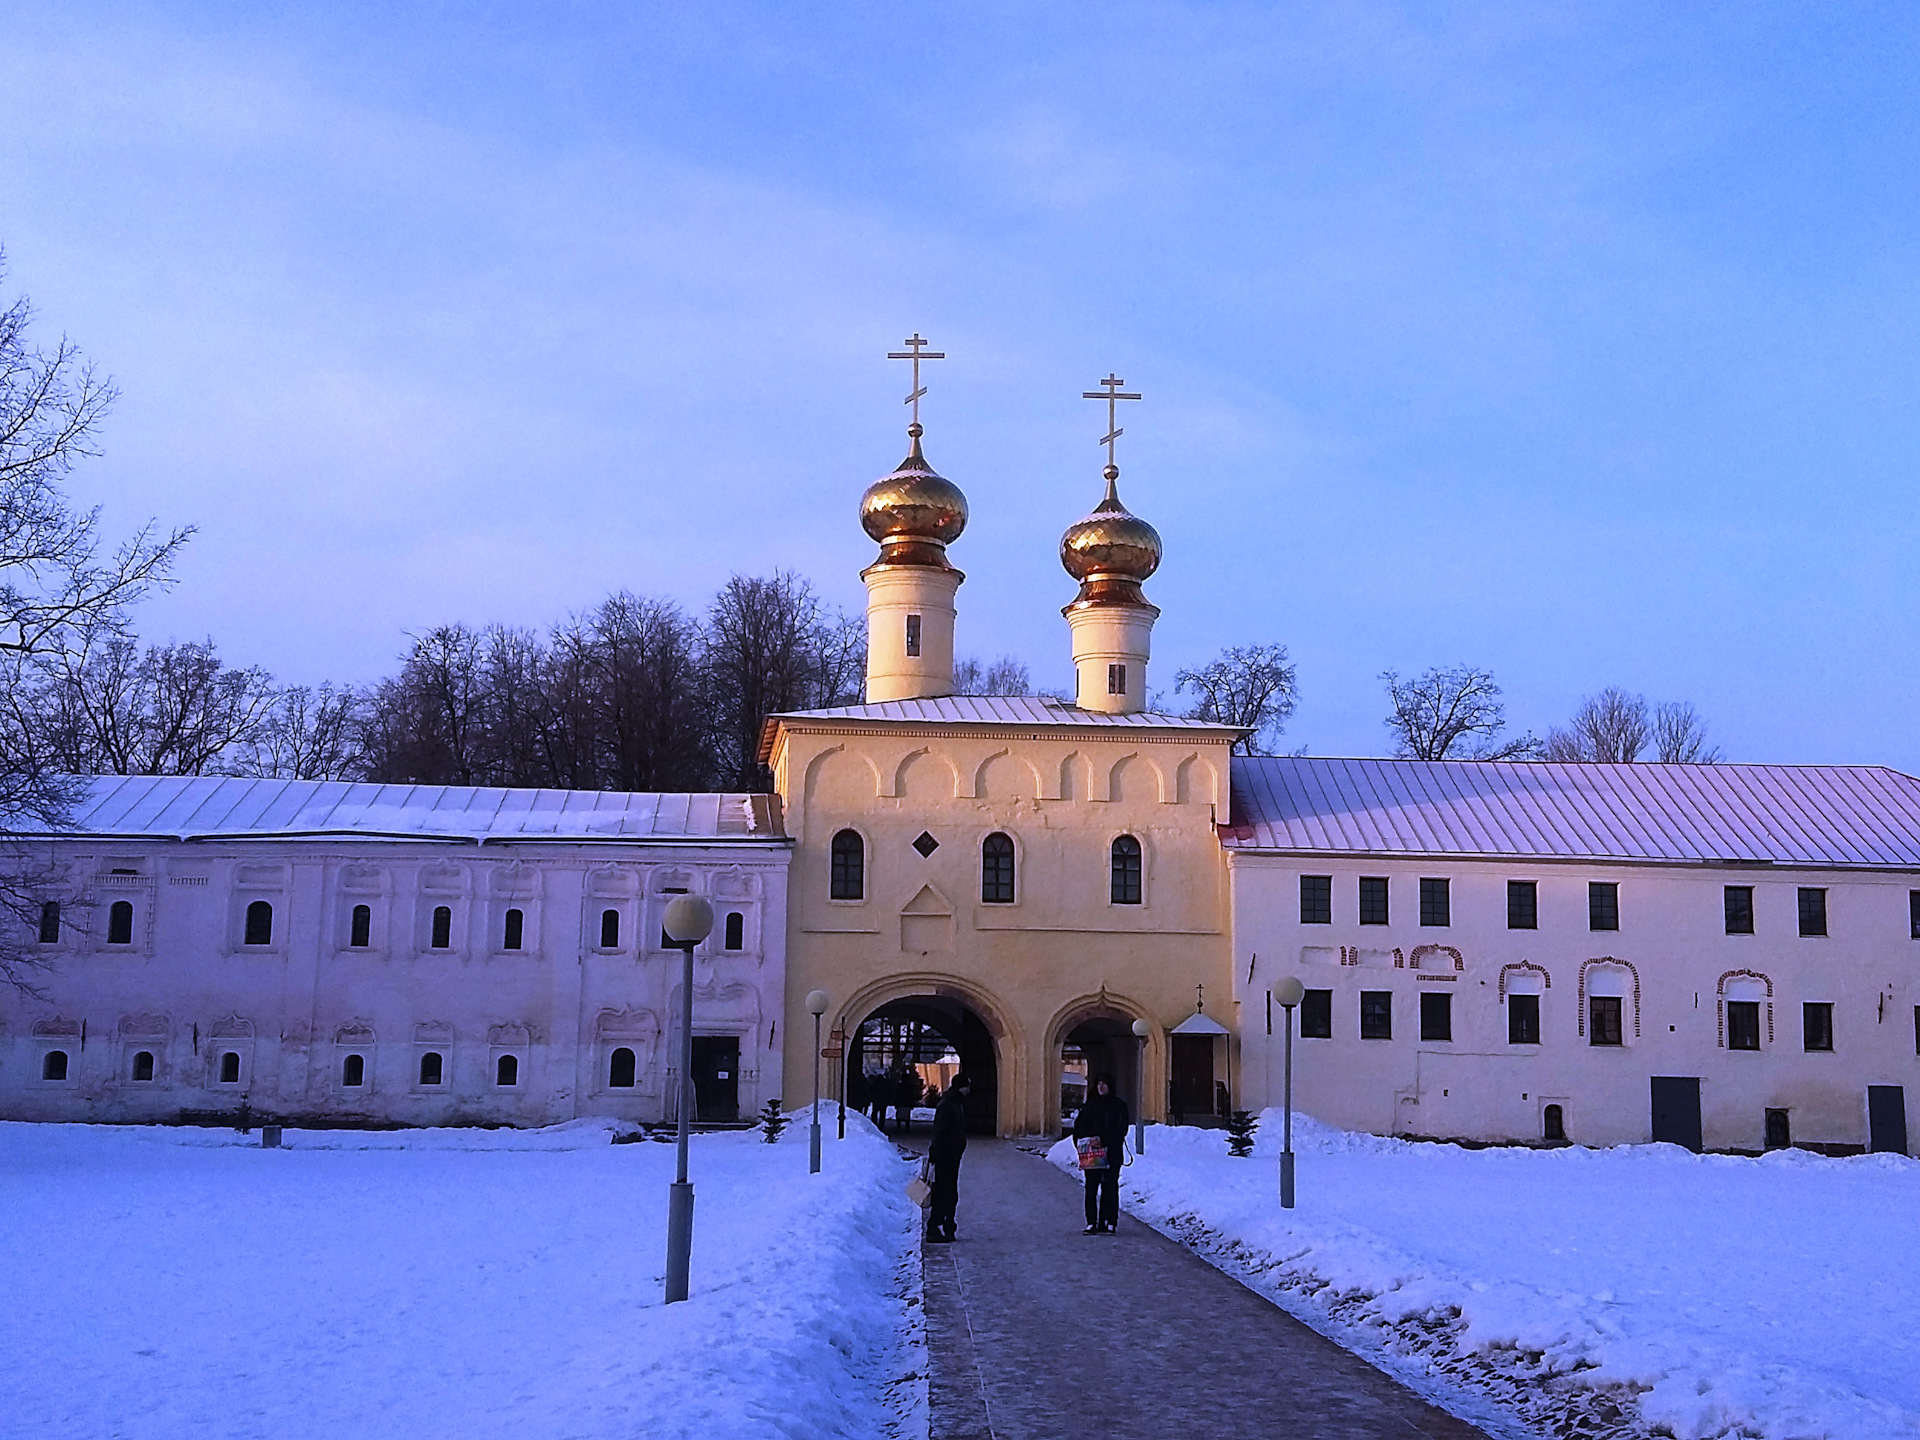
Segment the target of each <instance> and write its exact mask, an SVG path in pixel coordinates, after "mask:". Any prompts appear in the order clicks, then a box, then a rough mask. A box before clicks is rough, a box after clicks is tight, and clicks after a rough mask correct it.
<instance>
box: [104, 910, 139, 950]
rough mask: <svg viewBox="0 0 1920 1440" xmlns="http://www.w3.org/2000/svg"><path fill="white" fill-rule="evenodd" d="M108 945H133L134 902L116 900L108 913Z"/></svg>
mask: <svg viewBox="0 0 1920 1440" xmlns="http://www.w3.org/2000/svg"><path fill="white" fill-rule="evenodd" d="M107 944H109V945H131V944H133V902H132V901H131V900H116V901H114V902H113V905H112V906H111V907H110V908H109V909H108V911H107Z"/></svg>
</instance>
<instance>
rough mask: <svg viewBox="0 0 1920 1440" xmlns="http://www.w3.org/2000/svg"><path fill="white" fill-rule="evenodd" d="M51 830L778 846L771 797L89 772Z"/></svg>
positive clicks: (192, 836)
mask: <svg viewBox="0 0 1920 1440" xmlns="http://www.w3.org/2000/svg"><path fill="white" fill-rule="evenodd" d="M86 786H87V789H86V793H85V795H84V796H83V797H82V799H81V800H80V802H79V803H78V804H76V805H75V806H74V807H73V829H72V830H71V831H66V832H62V833H66V834H80V833H84V834H92V835H113V836H128V837H132V836H142V837H150V838H156V839H157V838H166V839H174V840H227V839H233V840H262V839H270V838H276V839H324V838H330V837H353V836H362V837H367V838H377V839H402V840H466V841H473V842H475V843H478V844H489V843H493V844H499V843H503V842H506V841H533V840H568V841H580V840H589V841H605V840H625V841H638V840H648V841H680V842H688V841H738V840H759V841H767V840H783V839H785V838H786V837H785V835H784V834H783V833H782V831H781V827H780V811H779V801H778V799H777V797H775V796H772V795H746V794H705V795H700V794H695V795H675V794H651V793H629V792H624V791H607V790H507V789H490V788H486V787H481V786H473V785H373V784H352V783H348V782H346V781H339V780H246V779H233V778H229V777H225V776H194V775H158V776H156V775H95V776H89V777H87V778H86Z"/></svg>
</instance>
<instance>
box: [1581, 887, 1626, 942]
mask: <svg viewBox="0 0 1920 1440" xmlns="http://www.w3.org/2000/svg"><path fill="white" fill-rule="evenodd" d="M1587 928H1588V929H1589V930H1618V929H1619V928H1620V887H1619V886H1618V885H1617V884H1615V883H1614V882H1613V881H1611V880H1590V881H1588V882H1587Z"/></svg>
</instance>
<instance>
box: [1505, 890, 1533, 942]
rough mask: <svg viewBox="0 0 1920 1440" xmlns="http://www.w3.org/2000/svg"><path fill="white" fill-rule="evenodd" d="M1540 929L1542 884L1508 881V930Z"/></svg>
mask: <svg viewBox="0 0 1920 1440" xmlns="http://www.w3.org/2000/svg"><path fill="white" fill-rule="evenodd" d="M1539 928H1540V884H1539V882H1538V881H1537V880H1509V881H1507V929H1509V930H1538V929H1539Z"/></svg>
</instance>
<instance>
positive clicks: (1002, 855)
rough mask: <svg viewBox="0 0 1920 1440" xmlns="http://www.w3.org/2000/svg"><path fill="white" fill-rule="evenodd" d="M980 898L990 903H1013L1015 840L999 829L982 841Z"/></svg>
mask: <svg viewBox="0 0 1920 1440" xmlns="http://www.w3.org/2000/svg"><path fill="white" fill-rule="evenodd" d="M980 898H981V900H982V901H984V902H985V903H986V904H988V905H1011V904H1012V903H1013V841H1011V840H1009V839H1008V838H1007V837H1006V836H1005V835H1002V834H1001V833H1000V832H999V831H997V830H996V831H995V832H994V833H993V834H991V835H989V836H987V838H986V839H985V840H982V841H981V842H980Z"/></svg>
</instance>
